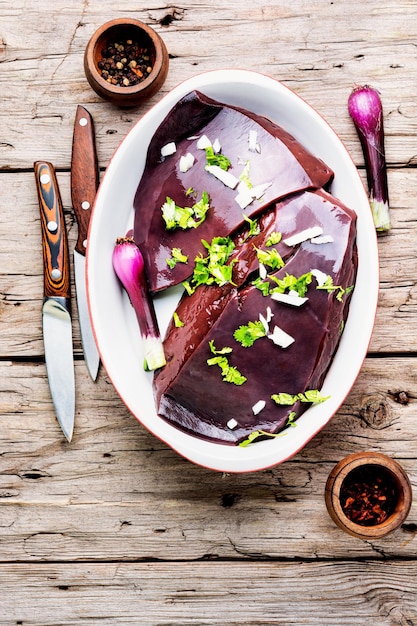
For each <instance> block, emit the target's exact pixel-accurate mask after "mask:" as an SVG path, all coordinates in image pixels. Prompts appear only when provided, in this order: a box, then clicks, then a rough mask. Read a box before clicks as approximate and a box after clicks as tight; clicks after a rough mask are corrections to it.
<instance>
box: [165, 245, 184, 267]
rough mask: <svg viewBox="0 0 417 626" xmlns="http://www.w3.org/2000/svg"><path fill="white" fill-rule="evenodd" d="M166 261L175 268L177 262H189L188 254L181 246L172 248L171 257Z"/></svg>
mask: <svg viewBox="0 0 417 626" xmlns="http://www.w3.org/2000/svg"><path fill="white" fill-rule="evenodd" d="M166 262H167V265H168V267H169V268H171V269H172V270H173V269H174V267H175V266H176V264H177V263H188V256H187V255H185V254H183V253H182V250H181V248H172V250H171V257H170V258H168V259H166Z"/></svg>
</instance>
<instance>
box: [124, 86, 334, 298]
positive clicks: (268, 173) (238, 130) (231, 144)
mask: <svg viewBox="0 0 417 626" xmlns="http://www.w3.org/2000/svg"><path fill="white" fill-rule="evenodd" d="M250 130H256V131H257V141H258V143H259V144H260V147H261V153H260V154H258V153H257V152H252V151H249V149H248V146H249V144H248V137H249V131H250ZM196 134H198V135H202V134H206V135H207V136H208V137H209V139H210V140H211V141H212V142H214V140H215V139H216V138H219V140H220V142H221V146H222V153H223V154H224V155H225V156H227V157H228V158H229V159H230V160H231V163H232V167H231V169H230V170H229V171H230V172H232V173H233V174H234V175H235V176H236V177H237V178H238V177H239V175H240V173H241V171H242V170H243V164H242V161H245V160H247V159H249V161H250V179H251V182H252V183H253V184H254V185H258V184H262V183H268V182H271V183H272V185H271V187H270V188H269V189H268V190H267V191H266V193H265V194H264V196H263V198H262V200H261V201H259V200H255V201H254V202H253V203H252V204H251V205H250V206H248V207H247V208H246V209H245V210H244V211H242V209H241V208H240V206H239V205H238V203H237V202H236V200H235V197H236V195H237V191H236V190H232V189H230V188H228V187H226V186H225V185H224V184H223V183H222V182H220V181H219V180H217V179H216V178H215V177H214V176H213V175H211V174H209V173H208V172H206V171H205V169H204V167H205V164H206V155H205V151H204V150H199V149H197V148H196V140H195V139H194V140H190V139H189V138H190V137H192V136H193V135H196ZM171 141H174V142H176V145H177V151H176V153H175V154H174V155H172V156H169V157H166V158H164V159H161V156H160V153H161V148H162V147H163V146H164V145H165V144H167V143H169V142H171ZM187 152H191V153H192V154H193V155H194V157H195V159H196V161H195V163H194V165H193V167H192V168H191V169H190V170H189V171H188V172H186V173H181V172H180V170H179V160H180V157H181V156H182V155H184V154H186V153H187ZM332 176H333V173H332V171H331V169H330V168H328V167H327V166H326V165H325V164H324V163H323V161H321V160H320V159H318V158H316V157H315V156H313V155H312V154H311V153H310V152H308V151H307V150H306V149H305V148H303V146H301V145H300V143H299V142H297V141H296V140H295V139H294V138H293V137H292V136H291V135H289V134H288V133H287V132H286V131H285V130H284V129H282V128H281V127H279V126H277V125H276V124H274V123H272V122H271V121H269V120H267V119H266V118H264V117H261V116H257V115H254V114H252V113H249V112H247V111H243V110H240V109H237V108H234V107H230V106H227V105H223V104H221V103H218V102H215V101H214V100H211V99H210V98H208V97H206V96H204V95H203V94H201V93H199V92H192V93H190V94H188V95H187V96H185V97H184V98H183V99H182V100H181V101H180V102H179V103H177V105H176V106H175V107H174V108H173V109H172V111H171V112H170V113H169V114H168V116H167V117H166V118H165V120H164V121H163V122H162V124H161V125H160V127H159V128H158V129H157V131H156V132H155V134H154V136H153V138H152V141H151V143H150V146H149V149H148V154H147V161H146V166H145V170H144V173H143V176H142V178H141V180H140V183H139V186H138V188H137V191H136V195H135V200H134V207H135V224H134V238H135V241H136V243H137V245H138V246H139V247H140V249H141V251H142V254H143V256H144V259H145V265H146V271H147V276H148V282H149V286H150V290H151V292H153V293H155V292H157V291H160V290H162V289H165V288H167V287H169V286H171V285H174V284H177V283H180V282H182V281H183V280H184V279H186V278H187V277H188V276H189V275H190V274H191V273H192V271H193V260H194V258H195V257H196V256H197V254H198V253H199V252H204V248H203V246H202V244H201V240H202V239H206V240H207V241H211V239H212V238H213V237H215V236H227V235H230V234H231V233H234V232H236V231H237V230H238V229H239V228H241V227H242V224H243V223H244V218H243V215H244V214H246V215H247V216H250V217H251V216H254V215H256V214H260V213H261V212H262V211H264V209H265V208H266V207H267V206H269V205H270V204H271V203H272V202H274V201H277V200H278V199H281V198H283V197H285V196H287V195H288V194H293V193H296V192H299V191H302V190H306V189H312V188H320V187H324V186H325V185H327V184H328V183H329V181H330V180H331V179H332ZM190 187H192V188H193V189H195V190H196V191H197V192H198V194H199V195H198V199H199V198H200V197H201V193H202V191H206V192H207V193H208V194H209V197H210V206H211V208H210V210H209V213H208V216H207V218H206V221H205V222H203V223H202V224H201V225H200V226H199V227H198V228H196V229H190V230H186V231H183V230H179V229H177V230H174V231H167V230H166V229H165V223H164V221H163V219H162V214H161V207H162V206H163V204H164V202H165V200H166V197H167V196H168V197H170V198H172V199H173V200H174V201H175V202H176V204H177V205H179V206H182V207H184V206H192V204H193V202H194V200H193V199H191V197H190V196H187V195H186V191H187V190H188V189H189V188H190ZM173 247H178V248H181V249H182V252H183V253H184V254H186V255H188V256H189V259H190V262H189V263H188V264H183V263H178V264H177V265H176V266H175V268H174V269H170V268H169V267H168V266H167V263H166V259H167V258H169V257H170V256H171V250H172V248H173Z"/></svg>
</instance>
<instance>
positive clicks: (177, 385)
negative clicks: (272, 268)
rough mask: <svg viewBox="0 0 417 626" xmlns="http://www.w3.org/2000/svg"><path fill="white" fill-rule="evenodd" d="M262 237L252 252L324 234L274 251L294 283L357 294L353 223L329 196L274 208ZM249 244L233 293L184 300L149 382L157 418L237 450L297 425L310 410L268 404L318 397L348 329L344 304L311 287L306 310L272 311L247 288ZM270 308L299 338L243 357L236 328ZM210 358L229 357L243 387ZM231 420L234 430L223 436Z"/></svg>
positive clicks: (310, 195)
mask: <svg viewBox="0 0 417 626" xmlns="http://www.w3.org/2000/svg"><path fill="white" fill-rule="evenodd" d="M263 220H264V227H265V228H264V230H263V232H262V234H261V235H260V236H259V237H258V238H257V241H256V245H257V246H259V247H264V245H262V243H261V241H260V239H261V238H263V240H264V241H263V243H264V242H265V241H266V239H267V237H268V234H269V233H270V232H271V231H273V230H277V231H279V232H281V233H283V238H286V237H287V236H290V235H291V234H294V233H296V232H299V231H301V230H304V229H305V228H308V227H311V226H322V227H323V231H324V234H329V235H331V236H332V237H333V239H334V241H333V242H332V243H326V244H320V245H317V244H313V243H311V242H304V243H302V244H299V245H298V246H296V247H294V248H290V247H288V246H286V245H285V244H284V243H283V242H281V243H280V244H278V245H277V246H276V247H277V248H278V250H279V251H280V253H281V255H282V256H283V257H284V258H285V259H286V265H285V267H284V268H283V269H281V270H279V271H277V272H276V273H275V274H274V275H275V276H277V277H282V276H284V275H285V274H286V273H289V274H294V275H296V276H300V275H301V274H304V273H306V272H309V271H311V270H312V269H319V270H321V271H322V272H324V273H325V274H329V275H330V276H331V277H332V278H333V282H334V284H335V285H341V286H342V287H344V288H346V287H348V286H350V285H353V284H354V280H355V275H356V267H357V251H356V215H355V213H354V211H352V210H351V209H349V208H347V207H345V206H344V205H343V204H342V203H340V202H339V201H337V200H336V199H335V198H333V197H332V196H331V195H330V194H328V193H326V192H325V191H322V190H320V191H316V192H305V193H301V194H298V195H296V196H294V197H291V198H289V199H286V200H285V201H283V202H280V203H278V204H276V205H275V206H273V208H271V210H270V211H269V212H268V213H266V214H265V216H264V217H263ZM253 242H254V240H248V241H247V242H246V243H244V244H243V245H241V246H238V248H237V251H236V254H237V256H238V258H240V259H245V257H246V260H245V261H244V262H241V265H240V267H239V268H236V275H237V276H238V286H237V287H231V286H230V285H228V286H225V287H221V288H220V287H204V286H203V287H201V288H199V289H198V290H197V291H196V293H195V294H194V295H193V296H188V295H185V296H184V297H183V298H182V300H181V302H180V304H179V307H178V313H179V316H180V318H181V319H182V321H184V323H185V325H184V327H183V328H175V327H174V325H171V327H170V328H169V329H168V332H167V336H166V338H165V342H164V345H165V353H166V356H167V365H166V366H165V368H163V369H162V370H159V371H158V372H157V373H156V375H155V378H154V391H155V398H156V403H157V409H158V413H159V414H160V415H161V416H162V417H163V418H165V419H167V420H168V421H169V422H171V423H173V424H175V425H176V426H178V427H179V428H181V429H184V430H186V431H190V432H192V433H194V434H197V435H198V436H200V437H203V438H207V439H210V440H215V441H219V442H222V443H230V444H235V443H237V442H239V441H241V440H242V439H244V438H246V437H247V436H248V434H249V433H251V432H252V431H254V430H257V429H262V430H265V431H268V432H274V433H276V432H279V431H280V430H281V429H282V428H284V426H285V424H286V421H287V418H288V415H289V413H290V412H291V411H293V410H295V411H297V416H299V415H300V414H301V413H302V412H303V411H304V410H305V409H306V408H308V405H306V404H299V403H297V404H296V405H294V406H291V407H281V406H277V405H276V404H275V403H274V402H273V401H272V400H271V399H270V396H271V394H273V393H278V392H286V393H291V394H297V393H300V392H304V391H305V390H307V389H320V387H321V385H322V382H323V379H324V377H325V374H326V372H327V370H328V368H329V366H330V364H331V360H332V357H333V354H334V352H335V350H336V349H337V345H338V343H339V339H340V329H341V327H342V324H343V321H344V320H345V319H346V316H347V313H348V306H349V299H350V297H349V296H345V297H344V298H343V302H339V301H338V300H337V299H336V296H335V294H334V293H330V294H329V293H327V292H326V291H322V290H320V291H319V290H317V289H315V285H316V282H315V279H314V278H313V283H312V284H311V285H310V287H309V289H308V292H307V295H308V297H309V300H308V301H307V303H306V304H305V305H304V306H302V307H300V308H295V307H290V306H288V305H284V304H282V303H278V302H274V301H273V300H271V299H270V298H269V297H264V296H262V294H261V292H260V291H259V290H258V289H256V288H255V287H253V286H252V285H251V280H252V278H253V276H254V275H256V274H257V267H258V262H257V260H256V258H255V257H254V256H253V253H252V251H253V245H252V244H253ZM267 306H270V307H271V310H272V312H273V314H274V317H273V319H272V322H271V327H270V328H271V330H272V329H273V326H274V323H275V324H277V325H278V326H279V327H280V328H282V329H283V330H285V331H286V332H288V333H289V334H290V335H292V336H293V337H294V338H295V342H294V343H293V344H292V345H291V346H290V347H288V348H286V349H282V348H280V347H278V346H276V345H274V344H273V342H272V341H271V340H269V339H268V338H266V337H265V338H261V339H258V340H257V341H256V342H255V344H254V346H253V347H251V348H243V347H242V346H241V345H240V344H239V343H238V342H236V341H235V340H234V338H233V332H234V331H235V330H236V329H237V328H238V327H239V326H240V325H242V324H247V323H248V321H254V320H256V319H258V317H259V313H263V314H265V311H266V308H267ZM210 340H213V341H214V345H215V346H216V348H218V349H220V348H223V347H225V346H230V347H232V348H233V352H232V353H231V355H230V356H229V362H230V364H231V365H235V366H236V367H237V368H238V369H239V371H240V372H241V373H242V374H244V375H245V376H247V378H248V380H247V382H245V383H244V384H243V385H241V386H236V385H233V384H230V383H226V382H224V381H223V380H222V378H221V373H220V369H219V368H218V366H208V365H207V359H209V358H210V357H211V356H213V355H212V353H211V352H210V349H209V341H210ZM261 399H263V400H265V401H266V407H265V409H264V410H263V411H262V412H261V413H260V414H259V415H257V416H254V415H253V411H252V406H253V405H254V404H255V403H256V402H257V401H258V400H261ZM230 418H235V419H236V421H237V422H238V426H237V428H235V429H234V430H231V429H230V428H228V426H227V422H228V421H229V420H230Z"/></svg>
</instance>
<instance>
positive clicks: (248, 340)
mask: <svg viewBox="0 0 417 626" xmlns="http://www.w3.org/2000/svg"><path fill="white" fill-rule="evenodd" d="M265 335H266V330H265V326H264V325H263V324H262V322H261V320H256V321H255V322H248V323H247V325H242V326H239V328H237V329H236V330H235V332H234V333H233V337H234V338H235V339H236V341H237V342H239V343H240V344H242V346H243V347H244V348H250V347H251V346H253V344H254V343H255V341H256V340H257V339H260V338H261V337H265Z"/></svg>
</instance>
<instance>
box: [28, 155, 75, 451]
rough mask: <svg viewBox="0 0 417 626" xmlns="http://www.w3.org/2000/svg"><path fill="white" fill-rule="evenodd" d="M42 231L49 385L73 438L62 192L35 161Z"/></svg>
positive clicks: (46, 169) (46, 167)
mask: <svg viewBox="0 0 417 626" xmlns="http://www.w3.org/2000/svg"><path fill="white" fill-rule="evenodd" d="M34 170H35V179H36V188H37V192H38V200H39V210H40V216H41V230H42V256H43V266H44V289H43V295H44V300H43V306H42V327H43V341H44V348H45V361H46V369H47V373H48V382H49V388H50V392H51V396H52V402H53V404H54V407H55V413H56V416H57V418H58V422H59V424H60V426H61V428H62V432H63V433H64V435H65V437H66V438H67V440H68V441H71V439H72V433H73V430H74V417H75V380H74V357H73V344H72V329H71V314H70V311H71V300H70V296H71V294H70V261H69V253H68V241H67V233H66V228H65V221H64V212H63V208H62V201H61V195H60V192H59V188H58V182H57V179H56V175H55V170H54V167H53V165H52V164H51V163H48V162H47V161H36V162H35V163H34Z"/></svg>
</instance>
